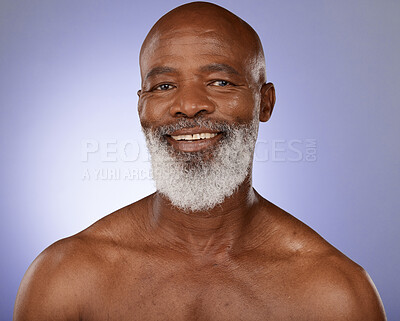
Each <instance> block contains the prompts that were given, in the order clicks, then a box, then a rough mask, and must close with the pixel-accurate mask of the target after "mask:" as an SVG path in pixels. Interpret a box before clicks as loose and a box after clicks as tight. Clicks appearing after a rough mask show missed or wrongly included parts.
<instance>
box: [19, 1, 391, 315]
mask: <svg viewBox="0 0 400 321" xmlns="http://www.w3.org/2000/svg"><path fill="white" fill-rule="evenodd" d="M140 68H141V77H142V88H141V90H139V92H138V95H139V103H138V110H139V116H140V121H141V124H142V127H143V131H144V133H145V136H146V140H147V144H148V148H149V151H150V154H151V160H152V166H153V172H154V178H155V182H156V187H157V191H156V192H155V193H154V194H152V195H150V196H148V197H146V198H144V199H142V200H140V201H138V202H136V203H134V204H131V205H129V206H127V207H125V208H123V209H120V210H118V211H116V212H115V213H113V214H111V215H109V216H107V217H105V218H103V219H101V220H100V221H98V222H97V223H95V224H94V225H92V226H91V227H89V228H88V229H86V230H84V231H82V232H81V233H79V234H77V235H75V236H72V237H70V238H67V239H64V240H61V241H59V242H56V243H55V244H53V245H52V246H50V247H49V248H48V249H46V250H45V251H44V252H43V253H42V254H41V255H40V256H39V257H38V258H37V259H36V260H35V261H34V262H33V263H32V265H31V267H30V268H29V270H28V271H27V273H26V275H25V277H24V279H23V281H22V283H21V286H20V289H19V292H18V297H17V300H16V305H15V314H14V320H15V321H22V320H40V321H46V320H52V321H57V320H60V321H61V320H77V321H78V320H84V321H88V320H96V321H101V320H116V321H124V320H149V321H151V320H226V321H228V320H229V321H232V320H246V321H250V320H280V321H282V320H297V321H300V320H304V321H311V320H318V321H321V320H324V321H326V320H335V321H339V320H360V321H361V320H362V321H366V320H384V319H385V314H384V310H383V306H382V303H381V301H380V298H379V295H378V293H377V291H376V289H375V287H374V285H373V283H372V281H371V280H370V278H369V277H368V275H367V274H366V272H365V271H364V270H363V269H362V268H361V267H360V266H358V265H357V264H355V263H354V262H352V261H351V260H350V259H348V258H347V257H345V256H344V255H343V254H342V253H340V252H339V251H338V250H336V249H335V248H334V247H332V246H331V245H330V244H328V243H327V242H326V241H325V240H323V239H322V238H321V237H320V236H319V235H318V234H317V233H315V232H314V231H313V230H312V229H310V228H309V227H307V226H306V225H304V224H303V223H301V222H299V221H298V220H297V219H295V218H294V217H293V216H291V215H290V214H288V213H286V212H284V211H283V210H282V209H280V208H278V207H277V206H275V205H273V204H271V203H270V202H269V201H267V200H266V199H264V198H263V197H261V196H260V195H259V194H258V193H257V192H256V191H255V190H254V189H253V187H252V179H251V168H252V159H253V152H254V146H255V142H256V137H257V132H258V125H259V122H260V121H261V122H265V121H267V120H268V119H269V118H270V116H271V113H272V109H273V107H274V103H275V92H274V86H273V85H272V84H271V83H267V82H266V73H265V59H264V53H263V49H262V45H261V42H260V40H259V38H258V36H257V34H256V33H255V31H254V30H253V29H252V28H251V27H250V26H249V25H248V24H247V23H246V22H244V21H243V20H241V19H240V18H238V17H237V16H235V15H234V14H232V13H231V12H229V11H227V10H225V9H223V8H221V7H219V6H216V5H213V4H209V3H204V2H196V3H190V4H186V5H183V6H180V7H178V8H176V9H174V10H172V11H171V12H169V13H167V14H166V15H164V16H163V17H162V18H161V19H160V20H159V21H158V22H157V23H156V24H155V25H154V26H153V28H152V29H151V30H150V32H149V34H148V35H147V37H146V39H145V41H144V43H143V45H142V48H141V52H140Z"/></svg>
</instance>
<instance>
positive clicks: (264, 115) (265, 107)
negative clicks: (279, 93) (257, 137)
mask: <svg viewBox="0 0 400 321" xmlns="http://www.w3.org/2000/svg"><path fill="white" fill-rule="evenodd" d="M274 105H275V87H274V84H273V83H271V82H269V83H266V84H263V85H262V87H261V106H260V121H262V122H266V121H268V119H269V118H270V117H271V114H272V110H273V109H274Z"/></svg>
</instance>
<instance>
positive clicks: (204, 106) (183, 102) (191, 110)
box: [170, 87, 215, 118]
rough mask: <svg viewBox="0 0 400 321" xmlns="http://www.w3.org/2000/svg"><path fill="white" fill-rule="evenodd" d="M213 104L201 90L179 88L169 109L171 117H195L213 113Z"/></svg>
mask: <svg viewBox="0 0 400 321" xmlns="http://www.w3.org/2000/svg"><path fill="white" fill-rule="evenodd" d="M214 110H215V104H214V103H213V102H212V101H211V100H210V99H209V97H208V96H207V93H206V91H205V90H204V89H202V88H193V87H192V88H187V87H186V88H180V89H178V92H177V95H176V99H175V101H174V103H173V105H172V106H171V108H170V113H171V116H173V117H180V116H183V117H190V118H192V117H195V116H198V115H200V114H210V113H212V112H214Z"/></svg>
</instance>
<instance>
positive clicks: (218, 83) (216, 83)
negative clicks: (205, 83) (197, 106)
mask: <svg viewBox="0 0 400 321" xmlns="http://www.w3.org/2000/svg"><path fill="white" fill-rule="evenodd" d="M211 85H212V86H218V87H226V86H229V85H232V83H230V82H229V81H226V80H216V81H213V82H212V83H211Z"/></svg>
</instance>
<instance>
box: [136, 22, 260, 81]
mask: <svg viewBox="0 0 400 321" xmlns="http://www.w3.org/2000/svg"><path fill="white" fill-rule="evenodd" d="M249 48H251V47H249V46H246V45H245V43H244V41H243V40H242V39H240V35H236V34H235V33H227V32H222V31H221V30H218V28H195V27H193V28H179V29H173V28H171V30H168V31H167V32H165V31H163V32H156V33H154V34H153V35H152V37H151V38H150V39H147V41H146V43H145V44H144V47H143V48H142V52H141V56H140V67H141V73H142V77H143V75H144V74H146V72H147V71H148V70H150V69H152V68H154V67H157V66H164V65H168V66H171V67H175V68H178V69H179V67H180V68H184V67H193V68H194V67H195V66H200V65H205V64H210V63H223V64H226V65H230V66H233V67H234V68H236V69H239V70H240V71H241V72H244V73H247V71H248V70H250V69H251V59H252V57H253V56H254V53H253V52H252V50H251V49H249Z"/></svg>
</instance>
